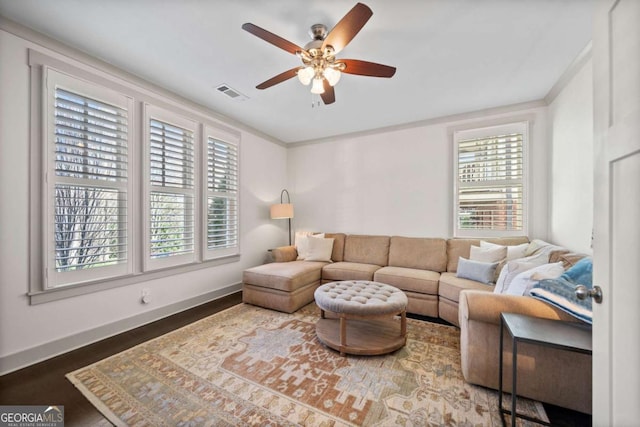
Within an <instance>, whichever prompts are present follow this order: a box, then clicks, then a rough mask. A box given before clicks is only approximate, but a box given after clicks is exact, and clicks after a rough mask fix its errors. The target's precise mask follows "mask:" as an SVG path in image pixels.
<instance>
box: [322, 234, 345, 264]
mask: <svg viewBox="0 0 640 427" xmlns="http://www.w3.org/2000/svg"><path fill="white" fill-rule="evenodd" d="M324 237H326V238H328V239H333V251H332V252H331V260H332V261H333V262H341V261H344V240H345V239H346V238H347V235H346V234H344V233H324Z"/></svg>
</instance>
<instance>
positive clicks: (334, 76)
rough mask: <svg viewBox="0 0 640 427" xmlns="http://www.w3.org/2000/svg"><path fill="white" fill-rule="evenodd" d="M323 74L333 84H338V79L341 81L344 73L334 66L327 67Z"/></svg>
mask: <svg viewBox="0 0 640 427" xmlns="http://www.w3.org/2000/svg"><path fill="white" fill-rule="evenodd" d="M322 74H323V75H324V78H325V79H327V81H328V82H329V84H330V85H331V86H335V85H336V84H338V81H340V76H341V75H342V73H340V70H336V69H335V68H332V67H327V68H325V69H324V71H323V72H322Z"/></svg>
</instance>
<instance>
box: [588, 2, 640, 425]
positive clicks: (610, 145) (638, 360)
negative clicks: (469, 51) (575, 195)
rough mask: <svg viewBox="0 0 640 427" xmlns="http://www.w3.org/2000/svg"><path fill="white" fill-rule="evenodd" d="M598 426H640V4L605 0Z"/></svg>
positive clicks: (597, 45) (597, 238)
mask: <svg viewBox="0 0 640 427" xmlns="http://www.w3.org/2000/svg"><path fill="white" fill-rule="evenodd" d="M596 8H597V10H596V14H595V20H594V34H593V70H594V74H593V76H594V130H595V141H594V146H595V153H594V154H595V156H594V162H595V175H594V179H595V181H594V190H595V191H594V193H595V195H594V196H595V200H594V202H595V203H594V206H595V210H594V245H593V254H594V283H595V284H597V285H600V286H601V287H602V290H603V296H604V299H603V301H602V304H595V303H594V304H593V311H594V312H593V315H594V322H593V348H594V352H593V424H594V425H595V426H637V425H639V424H638V423H640V1H638V0H616V1H614V0H600V1H598V2H597V6H596Z"/></svg>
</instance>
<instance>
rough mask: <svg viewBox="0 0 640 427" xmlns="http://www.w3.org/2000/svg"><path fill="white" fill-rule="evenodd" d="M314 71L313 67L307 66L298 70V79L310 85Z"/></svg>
mask: <svg viewBox="0 0 640 427" xmlns="http://www.w3.org/2000/svg"><path fill="white" fill-rule="evenodd" d="M314 74H315V73H314V71H313V68H312V67H305V68H301V69H299V70H298V80H300V83H302V84H303V85H305V86H308V85H309V83H311V79H313V76H314Z"/></svg>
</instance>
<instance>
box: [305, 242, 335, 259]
mask: <svg viewBox="0 0 640 427" xmlns="http://www.w3.org/2000/svg"><path fill="white" fill-rule="evenodd" d="M333 240H334V239H324V238H318V237H316V236H309V238H308V239H307V241H308V245H309V247H308V249H309V252H308V253H307V257H306V258H305V261H324V262H332V261H331V253H332V252H333Z"/></svg>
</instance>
